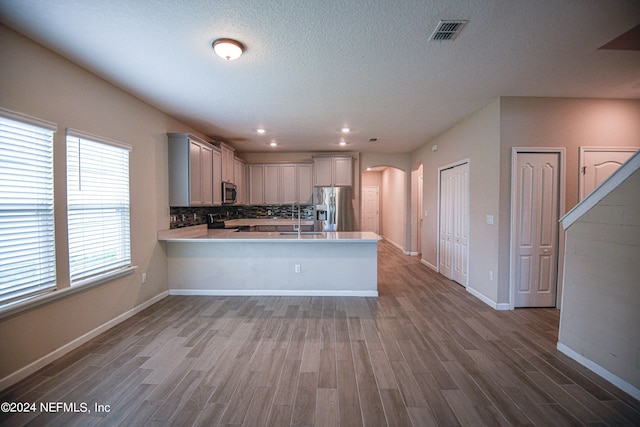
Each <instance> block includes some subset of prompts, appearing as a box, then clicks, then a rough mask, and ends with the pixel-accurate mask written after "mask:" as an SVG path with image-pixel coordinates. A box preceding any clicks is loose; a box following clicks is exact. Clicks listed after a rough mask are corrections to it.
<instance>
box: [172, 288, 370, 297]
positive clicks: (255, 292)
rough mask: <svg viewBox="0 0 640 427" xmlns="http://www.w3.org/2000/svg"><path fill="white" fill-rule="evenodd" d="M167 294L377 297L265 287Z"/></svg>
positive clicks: (336, 291) (178, 290)
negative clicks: (267, 288)
mask: <svg viewBox="0 0 640 427" xmlns="http://www.w3.org/2000/svg"><path fill="white" fill-rule="evenodd" d="M169 295H188V296H215V297H247V296H260V297H264V296H267V297H271V296H274V297H377V296H378V291H338V290H326V291H313V290H308V291H305V290H295V289H291V290H289V289H282V290H272V289H269V290H266V289H219V290H211V289H169Z"/></svg>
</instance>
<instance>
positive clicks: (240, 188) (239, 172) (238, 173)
mask: <svg viewBox="0 0 640 427" xmlns="http://www.w3.org/2000/svg"><path fill="white" fill-rule="evenodd" d="M246 177H247V168H246V165H245V163H244V160H242V159H239V158H238V157H235V158H234V159H233V183H234V184H235V185H236V191H237V198H236V203H238V204H241V205H243V204H245V203H247V183H246V181H247V178H246Z"/></svg>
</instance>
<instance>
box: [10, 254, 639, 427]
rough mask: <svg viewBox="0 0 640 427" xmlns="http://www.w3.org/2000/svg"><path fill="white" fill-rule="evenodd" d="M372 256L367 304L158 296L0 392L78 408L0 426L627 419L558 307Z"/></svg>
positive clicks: (632, 411) (411, 260)
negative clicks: (572, 348) (561, 344)
mask: <svg viewBox="0 0 640 427" xmlns="http://www.w3.org/2000/svg"><path fill="white" fill-rule="evenodd" d="M379 258H380V265H379V284H380V285H379V291H380V296H379V297H378V298H347V297H317V298H316V297H313V298H312V297H182V296H172V297H168V298H166V299H164V300H162V301H160V302H159V303H157V304H155V305H153V306H152V307H150V308H148V309H147V310H145V311H143V312H141V313H140V314H138V315H136V316H135V317H132V318H131V319H129V320H127V321H125V322H123V323H121V324H120V325H118V326H116V327H115V328H113V329H111V330H109V331H108V332H106V333H104V334H102V335H100V336H99V337H97V338H95V339H94V340H92V341H90V342H89V343H87V344H85V345H83V346H81V347H80V348H78V349H76V350H75V351H73V352H72V353H70V354H68V355H66V356H65V357H63V358H61V359H59V360H58V361H56V362H54V363H52V364H50V365H49V366H47V367H45V368H43V369H42V370H40V371H39V372H37V373H36V374H34V375H32V376H30V377H29V378H26V379H25V380H23V381H21V382H20V383H18V384H16V385H15V386H13V387H11V388H9V389H7V390H5V391H4V392H2V393H0V396H1V397H0V401H2V402H5V401H13V402H67V403H76V405H77V406H78V407H79V405H80V404H81V403H82V402H84V403H86V404H87V405H88V409H89V410H91V413H86V414H85V413H72V412H64V411H63V412H59V413H41V412H35V413H21V414H6V413H0V422H1V423H2V424H3V425H11V426H13V425H47V426H56V425H59V426H71V425H80V426H93V425H108V426H111V425H126V426H139V425H148V426H159V425H179V426H189V425H202V426H216V425H218V426H227V425H235V426H314V425H315V426H348V427H352V426H360V425H364V426H387V425H388V426H394V427H395V426H436V425H437V426H456V425H462V426H482V425H486V426H495V425H538V426H573V425H586V424H591V425H612V426H614V425H615V426H618V425H620V426H625V425H628V426H637V425H640V403H639V402H638V401H636V400H634V399H633V398H631V397H629V396H628V395H626V394H625V393H623V392H622V391H620V390H618V389H617V388H615V387H614V386H612V385H611V384H609V383H607V382H606V381H604V380H602V379H601V378H599V377H598V376H596V375H595V374H593V373H591V372H590V371H588V370H587V369H586V368H584V367H582V366H581V365H578V364H577V363H576V362H574V361H573V360H571V359H569V358H567V357H566V356H564V355H562V354H561V353H559V352H558V351H556V349H555V345H556V340H557V329H558V318H559V312H558V311H557V310H555V309H535V310H532V309H519V310H515V311H512V312H499V311H494V310H493V309H491V308H489V307H488V306H486V305H485V304H484V303H482V302H480V301H478V300H477V299H475V298H474V297H472V296H471V295H470V294H469V293H467V292H466V291H465V289H464V288H462V287H461V286H459V285H457V284H455V283H453V282H450V281H448V280H446V279H444V278H443V277H442V276H439V275H437V274H435V273H434V272H432V271H431V270H429V269H428V268H426V267H425V266H423V265H421V264H420V263H419V262H418V259H417V258H416V257H406V256H404V255H402V254H401V253H400V252H399V251H398V250H397V249H395V248H394V247H392V246H391V245H390V244H388V243H386V242H381V243H380V251H379ZM96 403H97V404H101V405H109V408H108V409H109V411H106V410H105V411H102V412H96V411H95V408H94V404H96ZM79 409H81V408H79ZM105 409H106V407H105Z"/></svg>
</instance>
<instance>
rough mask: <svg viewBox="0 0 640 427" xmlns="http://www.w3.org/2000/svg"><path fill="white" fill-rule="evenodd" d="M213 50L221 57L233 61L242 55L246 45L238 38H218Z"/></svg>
mask: <svg viewBox="0 0 640 427" xmlns="http://www.w3.org/2000/svg"><path fill="white" fill-rule="evenodd" d="M213 50H214V52H215V53H216V55H218V56H219V57H220V58H223V59H226V60H229V61H232V60H234V59H238V58H239V57H240V55H242V52H244V46H243V45H242V43H240V42H239V41H237V40H233V39H217V40H215V41H214V42H213Z"/></svg>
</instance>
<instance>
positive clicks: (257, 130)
mask: <svg viewBox="0 0 640 427" xmlns="http://www.w3.org/2000/svg"><path fill="white" fill-rule="evenodd" d="M256 132H258V133H265V132H266V130H264V129H262V128H259V129H256Z"/></svg>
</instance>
